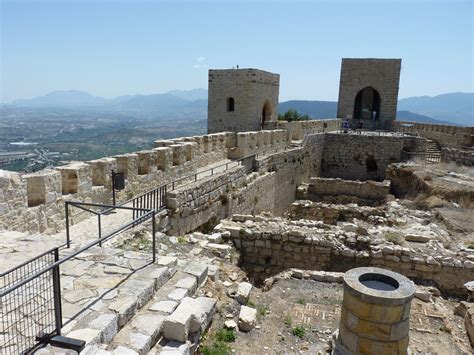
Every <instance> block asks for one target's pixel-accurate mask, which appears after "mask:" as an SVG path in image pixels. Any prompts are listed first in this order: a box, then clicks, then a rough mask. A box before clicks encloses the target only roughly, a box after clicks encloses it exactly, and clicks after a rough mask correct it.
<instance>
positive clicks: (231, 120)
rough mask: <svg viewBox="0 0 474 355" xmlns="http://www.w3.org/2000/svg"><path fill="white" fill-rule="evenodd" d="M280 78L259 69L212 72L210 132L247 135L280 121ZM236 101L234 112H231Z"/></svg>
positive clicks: (209, 108) (209, 115) (210, 78)
mask: <svg viewBox="0 0 474 355" xmlns="http://www.w3.org/2000/svg"><path fill="white" fill-rule="evenodd" d="M279 86H280V76H279V75H278V74H273V73H269V72H265V71H262V70H257V69H228V70H209V96H208V97H209V98H208V132H209V133H216V132H224V131H230V132H245V131H257V130H260V129H262V123H263V121H262V113H263V109H264V106H265V104H266V103H267V105H268V106H267V111H266V117H265V122H272V121H276V119H277V115H278V95H279ZM229 98H233V100H234V103H233V111H229V107H228V102H227V100H228V99H229Z"/></svg>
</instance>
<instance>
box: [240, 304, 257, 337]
mask: <svg viewBox="0 0 474 355" xmlns="http://www.w3.org/2000/svg"><path fill="white" fill-rule="evenodd" d="M256 324H257V310H256V309H255V308H251V307H247V306H241V307H240V314H239V324H238V325H239V329H240V330H241V331H242V332H245V333H247V332H250V331H251V330H252V329H253V328H255V325H256Z"/></svg>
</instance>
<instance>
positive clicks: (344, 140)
mask: <svg viewBox="0 0 474 355" xmlns="http://www.w3.org/2000/svg"><path fill="white" fill-rule="evenodd" d="M402 148H403V138H401V137H397V136H379V135H358V134H344V133H339V134H338V133H328V134H326V136H325V141H324V153H323V161H322V166H321V174H322V176H324V177H338V178H342V179H349V180H384V178H385V169H386V168H387V166H388V165H389V164H391V163H394V162H399V161H400V158H401V151H402Z"/></svg>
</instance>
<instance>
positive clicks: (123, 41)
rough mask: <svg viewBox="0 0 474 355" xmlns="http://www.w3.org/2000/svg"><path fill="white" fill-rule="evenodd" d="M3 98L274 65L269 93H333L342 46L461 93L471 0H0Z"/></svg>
mask: <svg viewBox="0 0 474 355" xmlns="http://www.w3.org/2000/svg"><path fill="white" fill-rule="evenodd" d="M0 1H1V3H2V7H1V18H0V21H1V39H2V41H1V72H0V74H1V77H0V81H1V93H0V95H2V97H3V100H4V101H10V100H13V99H17V98H28V97H33V96H38V95H43V94H45V93H48V92H50V91H54V90H67V89H77V90H84V91H87V92H90V93H92V94H94V95H99V96H105V97H114V96H118V95H124V94H150V93H159V92H164V91H167V90H171V89H191V88H198V87H200V88H207V70H208V69H209V68H231V67H232V66H235V65H237V64H238V65H239V66H240V68H244V67H252V68H259V69H264V70H268V71H272V72H276V73H279V74H280V76H281V83H280V100H281V101H284V100H288V99H319V100H336V99H337V95H338V86H339V73H340V64H341V58H342V57H393V58H402V59H403V61H402V74H401V83H400V97H402V98H403V97H407V96H419V95H437V94H440V93H445V92H453V91H463V92H472V91H474V89H473V82H474V74H473V70H474V69H473V66H474V64H473V59H474V58H473V40H474V35H473V22H474V6H473V4H474V1H472V0H467V1H461V0H444V1H441V0H435V1H425V0H411V1H408V0H407V1H400V0H399V1H390V0H380V1H376V0H372V1H359V0H354V1H349V0H346V1H338V0H332V1H329V0H328V1H305V2H302V1H226V0H219V1H217V0H216V1H207V2H204V1H197V0H196V1H178V0H175V1H166V2H165V1H125V0H123V1H108V0H95V1H88V0H81V1H76V0H68V1H66V0H63V1H44V0H43V1H34V0H30V1H22V0H0Z"/></svg>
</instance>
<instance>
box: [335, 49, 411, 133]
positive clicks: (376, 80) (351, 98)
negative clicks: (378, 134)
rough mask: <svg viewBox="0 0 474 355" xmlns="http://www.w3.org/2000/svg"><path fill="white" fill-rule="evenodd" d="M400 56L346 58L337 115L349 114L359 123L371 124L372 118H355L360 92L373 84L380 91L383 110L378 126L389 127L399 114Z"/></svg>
mask: <svg viewBox="0 0 474 355" xmlns="http://www.w3.org/2000/svg"><path fill="white" fill-rule="evenodd" d="M401 62H402V61H401V59H375V58H343V59H342V65H341V80H340V83H339V100H338V105H337V117H339V118H349V119H350V120H351V121H352V125H353V126H355V127H357V126H358V123H359V122H360V121H363V122H364V127H371V126H372V125H373V122H371V120H370V119H368V120H360V119H352V117H353V115H354V103H355V99H356V96H357V94H358V93H359V92H360V91H361V90H363V89H364V88H366V87H372V88H373V89H375V90H376V91H377V92H378V94H379V95H380V101H381V102H380V112H378V116H379V118H378V120H376V122H375V124H376V128H378V129H390V127H391V124H392V122H393V121H394V120H395V118H396V117H397V102H398V85H399V81H400V69H401Z"/></svg>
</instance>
